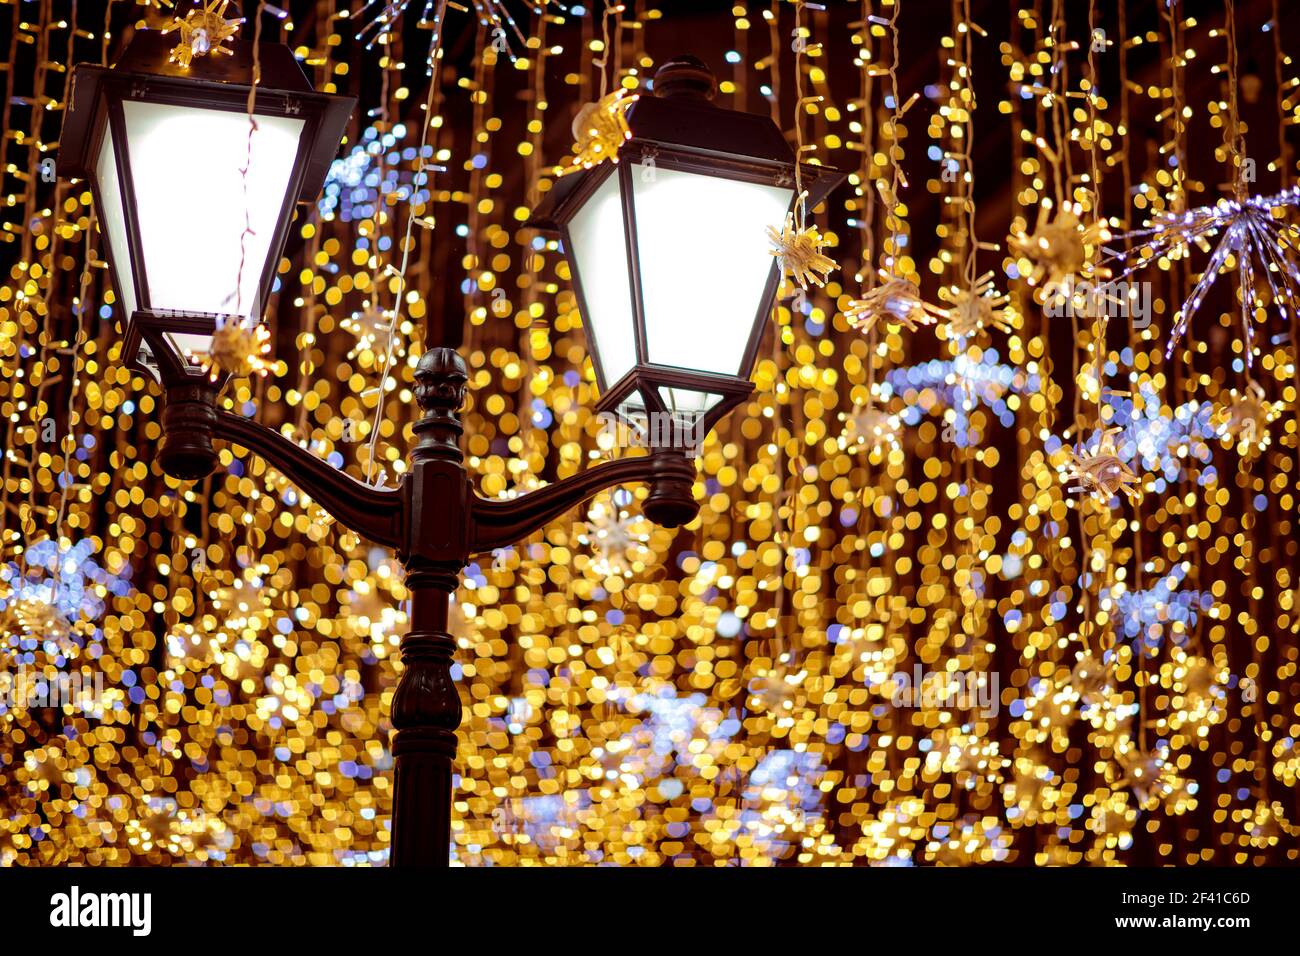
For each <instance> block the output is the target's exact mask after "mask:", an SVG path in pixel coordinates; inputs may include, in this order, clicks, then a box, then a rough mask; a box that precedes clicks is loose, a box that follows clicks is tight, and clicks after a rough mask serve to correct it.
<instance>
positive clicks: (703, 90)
mask: <svg viewBox="0 0 1300 956" xmlns="http://www.w3.org/2000/svg"><path fill="white" fill-rule="evenodd" d="M169 46H170V40H169V38H166V37H163V36H161V35H160V34H158V33H156V32H152V31H143V30H142V31H139V32H138V33H137V34H136V36H135V38H134V39H133V40H132V42H131V44H130V45H129V46H128V48H127V50H126V52H125V53H124V54H123V57H122V59H121V61H120V62H119V63H118V64H117V65H116V66H115V67H114V68H112V69H105V68H102V67H99V66H89V65H79V66H78V67H77V68H76V69H75V71H74V73H73V90H72V95H71V103H70V107H69V111H68V115H67V119H66V122H65V127H64V132H63V139H62V147H61V163H60V165H61V167H62V170H63V172H64V173H65V174H70V175H73V176H78V177H84V178H86V179H88V180H89V181H90V183H91V186H92V189H93V190H94V197H95V203H96V207H97V209H98V212H99V219H100V223H101V230H102V231H103V233H104V234H105V236H106V244H107V258H108V260H109V263H110V266H111V267H112V274H113V281H114V286H115V289H114V291H115V295H116V299H117V302H118V303H120V304H121V306H122V309H123V312H124V315H125V328H124V335H125V342H124V350H125V351H124V355H125V359H126V361H127V362H128V363H129V364H130V365H131V366H132V367H133V368H135V369H136V370H138V371H141V372H143V373H145V374H147V375H149V376H150V377H151V378H153V379H154V380H155V381H156V382H158V383H159V385H160V386H161V388H162V390H163V393H164V397H163V410H162V436H163V437H162V447H161V449H160V452H159V463H160V465H161V467H162V469H163V471H165V472H166V473H167V474H169V475H171V476H174V477H176V478H180V479H198V478H202V477H204V476H206V475H208V474H210V473H211V472H212V471H213V470H214V469H215V468H216V466H217V464H218V457H217V453H216V451H215V450H214V448H213V444H212V442H213V440H214V439H223V440H225V441H228V442H231V443H234V444H236V445H239V446H242V447H243V448H246V449H248V450H250V451H253V452H256V453H257V454H258V455H260V456H262V457H263V458H264V459H266V460H267V461H269V462H270V463H271V464H272V465H274V466H275V467H276V468H278V469H279V470H280V471H281V472H282V473H283V474H284V475H285V476H286V477H288V478H289V479H290V480H292V481H293V482H294V483H295V484H297V485H298V486H299V487H300V488H301V489H302V490H303V491H304V492H305V493H306V494H307V495H309V496H310V497H311V498H313V499H314V500H315V501H316V502H317V503H318V504H319V505H321V506H322V507H323V508H324V509H325V510H326V511H328V512H329V513H330V514H331V515H333V517H334V518H335V519H337V520H338V521H339V522H341V523H342V524H344V525H346V526H347V527H348V528H350V529H351V530H352V531H354V532H356V533H357V534H358V535H360V536H362V537H365V538H368V539H369V540H370V541H373V542H375V543H376V544H379V545H382V546H384V547H388V548H393V549H395V550H396V552H397V555H398V557H399V558H400V560H401V561H402V564H403V566H404V568H405V572H406V587H407V589H408V590H409V592H410V630H409V631H408V633H407V634H406V635H405V636H404V637H403V638H402V640H401V658H402V663H403V665H404V666H403V671H402V675H401V678H400V679H399V681H398V684H397V688H396V691H395V693H394V696H393V701H392V714H391V717H392V722H393V727H394V728H395V732H394V735H393V741H392V750H393V755H394V757H395V759H396V770H395V780H394V802H393V822H392V837H391V839H392V857H391V862H392V864H393V865H394V866H420V865H424V866H445V865H447V863H448V859H449V849H450V827H451V823H450V821H451V799H452V768H453V764H454V761H455V757H456V730H457V728H458V727H459V725H460V721H461V702H460V694H459V691H458V689H457V687H456V684H455V682H454V681H453V679H452V676H451V669H452V660H453V654H454V652H455V642H454V640H453V638H452V636H451V634H450V633H449V632H448V630H447V613H448V607H449V602H450V601H451V599H452V596H453V594H454V593H455V591H456V587H457V584H458V582H459V578H460V573H461V570H462V569H463V567H464V566H465V563H466V561H467V560H468V559H469V558H470V557H471V556H473V555H476V554H482V553H487V552H491V551H492V550H494V549H497V548H500V547H504V546H507V545H511V544H514V543H517V542H519V541H520V540H522V539H523V538H525V537H527V536H528V535H530V534H532V533H534V532H536V531H538V530H540V529H541V528H542V527H543V526H545V525H546V523H547V522H549V521H551V520H552V519H554V518H556V517H558V516H560V515H561V514H563V513H564V512H566V511H568V510H569V509H571V508H573V507H575V506H577V505H579V504H581V503H582V502H583V501H586V500H587V499H589V498H590V497H591V496H592V495H594V494H596V493H597V492H598V491H600V490H602V489H605V488H609V487H612V486H615V485H619V484H623V483H625V482H635V481H641V482H645V483H646V484H648V485H649V487H650V492H649V495H648V497H647V498H646V501H645V513H646V516H647V517H648V518H650V520H652V521H654V522H656V523H658V524H661V525H666V526H668V527H676V526H678V525H681V524H684V523H686V522H688V521H690V520H691V519H692V518H694V517H695V515H696V514H697V513H698V505H697V504H696V502H695V499H694V495H693V485H694V481H695V466H694V462H693V460H692V459H691V458H689V457H688V456H687V453H686V452H687V451H688V450H689V445H683V444H674V443H670V444H669V445H668V446H667V447H654V448H651V449H650V451H649V453H648V454H647V455H644V456H635V457H627V458H620V459H617V460H614V461H609V462H605V463H602V464H598V465H595V466H593V467H591V468H589V469H587V470H585V471H583V472H580V473H579V474H577V475H573V476H571V477H569V478H567V479H565V480H563V481H560V482H557V483H555V484H552V485H548V486H545V487H543V488H541V489H539V490H536V491H533V492H530V493H528V494H527V495H524V496H521V497H518V498H515V499H512V500H492V499H484V498H481V497H479V496H478V495H477V494H476V493H475V492H474V490H473V487H472V483H471V481H470V478H469V475H468V473H467V472H466V469H465V464H464V458H463V455H462V453H461V449H460V438H461V433H462V427H461V422H460V418H459V416H458V410H459V409H460V407H461V404H462V402H463V400H464V396H465V386H466V381H467V373H466V367H465V363H464V361H463V360H462V358H461V357H460V355H459V354H457V353H456V352H455V351H454V350H452V349H446V348H433V349H430V350H428V351H427V352H425V353H424V354H423V355H422V356H421V357H420V360H419V363H418V364H417V366H416V370H415V381H416V385H415V399H416V402H417V403H418V405H419V407H420V410H421V416H420V418H419V419H418V420H417V421H416V422H415V425H414V431H415V434H416V438H417V440H416V443H415V447H414V448H413V449H411V452H410V468H409V470H408V471H407V473H406V475H405V476H404V477H403V480H402V482H401V484H400V485H399V486H398V487H397V488H377V487H373V486H371V485H368V484H364V483H362V482H360V481H358V480H357V479H355V478H352V477H350V476H349V475H347V474H345V473H344V472H342V471H340V470H339V469H337V468H334V467H333V466H331V465H329V464H328V463H326V462H325V461H323V460H322V459H320V458H317V457H316V456H315V455H313V454H312V453H311V452H309V451H307V450H306V449H304V448H302V447H300V446H299V445H298V444H296V443H294V442H293V441H291V440H289V439H287V438H285V437H284V436H282V435H280V434H278V433H276V432H275V431H272V430H271V429H269V428H267V427H265V426H263V425H260V424H258V423H256V422H253V421H250V420H249V419H248V418H245V417H243V416H241V415H237V414H234V413H232V412H230V411H228V410H226V409H225V408H223V407H221V405H220V404H219V402H218V395H219V393H220V390H221V387H222V385H223V384H224V378H225V376H224V375H222V374H218V377H217V380H216V381H213V380H212V379H211V378H210V376H209V374H208V371H207V369H206V367H205V365H206V363H205V362H204V355H205V353H206V352H208V351H209V350H210V349H211V348H212V340H213V335H214V333H216V332H217V331H218V330H219V329H220V328H221V327H223V326H224V325H226V324H228V323H230V322H238V323H241V324H243V325H245V326H251V325H255V324H256V323H257V322H259V321H260V318H261V314H262V309H263V307H264V304H265V302H266V300H267V297H268V295H269V293H270V290H271V283H272V280H273V274H274V267H275V264H276V262H277V261H278V258H279V255H280V252H281V250H282V249H283V246H284V241H285V237H286V234H287V231H288V229H289V226H290V223H291V221H292V219H293V209H294V205H295V203H296V202H298V201H307V202H310V201H312V200H314V199H315V197H316V195H317V193H318V192H319V190H320V188H321V185H322V181H323V179H324V176H325V172H326V169H327V168H328V164H329V161H330V159H331V158H332V156H333V155H334V153H335V151H336V150H337V147H338V144H339V140H340V137H341V136H342V134H343V129H344V126H345V124H346V122H347V120H348V117H349V115H350V113H351V110H352V106H353V105H354V101H353V100H351V99H349V98H345V97H339V96H330V95H326V94H321V93H316V92H313V91H312V89H311V87H310V84H309V83H308V81H307V79H306V77H305V75H304V74H303V72H302V70H301V68H300V67H299V66H298V65H297V63H296V62H295V61H294V59H293V55H292V53H291V52H290V51H289V50H288V48H287V47H284V46H282V45H280V44H275V43H266V44H262V45H261V48H260V50H259V54H258V57H257V63H258V65H259V66H260V71H261V72H260V77H261V78H260V82H259V83H258V85H257V92H256V97H255V99H254V107H253V118H254V119H255V124H250V117H249V114H248V94H249V92H250V87H251V84H252V77H253V68H254V57H253V51H252V46H251V44H250V43H246V42H243V43H241V42H236V43H235V44H234V45H233V47H232V55H231V56H228V57H224V58H217V57H202V58H196V59H194V60H193V61H192V62H191V63H189V64H188V65H187V66H185V67H183V68H182V67H180V66H178V65H176V64H173V63H170V62H169V61H168V56H167V53H168V48H169ZM654 86H655V90H654V93H655V95H654V96H644V97H642V98H641V99H640V100H639V101H638V102H637V103H636V104H635V105H634V106H633V107H632V108H631V110H630V112H629V113H628V116H627V120H628V123H629V125H630V129H631V133H632V135H631V138H630V139H629V140H628V141H627V142H626V143H625V144H624V145H623V147H622V149H621V150H620V153H619V162H617V163H610V162H605V163H602V164H600V165H597V166H594V167H592V168H590V169H586V170H584V171H582V172H578V173H575V174H573V175H571V176H565V177H562V178H561V179H559V180H558V181H557V183H556V185H555V186H554V188H553V189H552V190H551V191H550V193H549V194H548V196H547V200H546V202H544V203H543V204H542V205H541V207H539V209H538V210H537V214H536V216H535V219H534V221H533V225H535V226H536V227H537V228H540V229H550V230H553V231H555V232H558V233H559V235H560V236H561V239H562V242H563V246H564V250H565V253H566V255H567V256H568V259H569V262H570V264H571V266H572V267H573V269H574V284H575V288H576V290H577V293H578V297H579V304H580V308H581V310H582V314H583V316H584V317H585V319H586V323H587V329H588V341H589V345H590V348H591V353H592V357H593V364H594V365H595V371H596V375H597V378H598V381H599V384H600V386H601V388H602V391H603V395H602V398H601V401H600V405H599V410H601V411H605V410H610V411H613V412H614V413H616V414H617V415H619V416H621V417H622V418H624V419H628V420H631V421H643V420H644V419H645V418H646V417H647V416H648V415H651V414H655V413H658V414H661V415H669V416H671V417H673V418H674V419H685V418H689V420H690V422H691V424H692V425H693V426H695V427H697V428H699V427H702V428H704V429H707V428H709V427H711V426H712V425H713V423H715V422H716V421H717V420H718V418H720V417H721V416H722V415H723V414H725V413H726V412H727V411H729V410H730V409H731V408H733V407H735V405H737V404H738V403H739V402H741V401H743V400H744V398H745V397H746V396H747V395H749V394H750V392H751V391H752V389H753V386H752V385H751V384H750V382H749V375H750V372H751V370H752V368H753V364H754V360H755V356H756V353H757V349H758V343H759V339H760V337H761V335H762V331H763V326H764V323H765V321H766V319H767V316H768V313H769V311H770V309H771V307H772V301H773V298H774V296H775V293H776V289H777V285H778V283H779V280H780V276H779V274H778V271H777V267H776V265H775V262H774V260H773V257H772V255H771V254H770V251H769V249H768V246H767V240H766V237H765V232H764V227H766V226H768V225H773V224H777V223H780V222H781V221H782V220H783V218H784V216H785V214H786V212H787V210H788V209H790V208H791V204H792V203H793V201H794V198H795V197H794V183H795V175H794V173H795V157H794V155H793V153H792V151H791V149H790V147H789V145H788V144H787V143H786V141H785V139H784V137H783V136H782V135H781V133H780V131H779V130H778V129H777V127H776V126H775V124H773V123H772V122H771V121H770V120H769V119H767V118H766V117H759V116H753V115H749V114H745V113H738V112H734V111H731V110H726V109H721V108H719V107H716V106H714V105H713V104H712V103H711V102H710V99H711V97H712V95H713V91H714V82H713V77H712V75H711V74H710V73H709V71H708V70H707V68H705V67H704V65H703V64H702V63H700V62H699V61H698V60H695V59H694V58H690V57H682V58H679V59H676V60H673V61H670V62H669V63H667V64H666V65H665V66H664V67H663V68H662V69H661V70H660V71H659V73H658V74H657V75H656V77H655V83H654ZM800 178H801V180H802V181H803V182H804V183H805V184H806V186H807V188H808V189H809V203H810V205H812V204H815V203H816V202H818V201H820V199H821V198H823V197H824V196H825V195H826V193H827V192H829V190H830V188H831V187H832V186H834V185H835V184H836V183H837V182H838V181H839V180H840V178H841V177H840V175H839V174H838V173H835V172H834V171H831V170H826V169H823V168H820V167H813V166H805V167H803V168H802V169H801V177H800ZM670 434H674V435H676V434H680V431H678V430H676V429H670ZM697 434H702V432H697Z"/></svg>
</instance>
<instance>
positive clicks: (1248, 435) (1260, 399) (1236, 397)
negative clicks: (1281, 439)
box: [1210, 381, 1282, 455]
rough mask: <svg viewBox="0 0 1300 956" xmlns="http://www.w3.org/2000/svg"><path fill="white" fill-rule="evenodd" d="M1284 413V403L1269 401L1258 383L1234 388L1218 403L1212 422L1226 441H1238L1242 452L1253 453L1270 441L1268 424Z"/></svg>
mask: <svg viewBox="0 0 1300 956" xmlns="http://www.w3.org/2000/svg"><path fill="white" fill-rule="evenodd" d="M1281 413H1282V403H1281V402H1270V401H1269V400H1268V397H1267V396H1266V395H1265V394H1264V388H1263V386H1261V385H1260V384H1259V383H1258V382H1253V381H1252V382H1250V383H1249V384H1248V385H1247V386H1246V388H1245V389H1244V390H1243V391H1238V390H1237V389H1235V388H1234V389H1232V390H1230V391H1229V392H1228V397H1227V399H1226V401H1224V402H1223V404H1221V405H1219V406H1217V407H1216V408H1215V410H1214V414H1213V416H1212V417H1211V419H1210V421H1211V423H1212V424H1213V425H1214V428H1215V430H1216V431H1217V432H1218V433H1219V435H1220V436H1221V437H1222V438H1223V440H1224V442H1225V444H1227V443H1235V444H1236V446H1237V453H1238V454H1240V455H1248V454H1253V453H1255V452H1258V451H1261V450H1263V449H1264V448H1267V447H1268V446H1269V444H1270V441H1271V439H1270V437H1269V433H1268V426H1269V425H1271V424H1272V423H1273V422H1275V421H1276V420H1277V418H1278V416H1279V415H1280V414H1281Z"/></svg>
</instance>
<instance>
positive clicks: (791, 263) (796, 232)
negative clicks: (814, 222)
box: [767, 194, 839, 289]
mask: <svg viewBox="0 0 1300 956" xmlns="http://www.w3.org/2000/svg"><path fill="white" fill-rule="evenodd" d="M805 195H806V194H805ZM803 201H804V195H801V196H800V197H799V201H798V203H796V205H797V206H802V205H803ZM767 238H768V240H769V241H770V242H771V243H772V255H773V256H775V257H776V261H777V262H778V263H779V264H780V266H781V274H782V275H784V276H787V277H788V278H789V279H790V280H791V281H793V282H794V283H795V284H796V285H798V286H799V288H801V289H807V288H808V284H809V283H812V284H813V285H815V286H817V287H818V288H820V287H822V286H824V285H825V284H826V280H827V279H829V278H830V274H831V273H832V272H833V271H834V270H836V269H838V268H839V264H838V263H837V262H836V261H835V260H834V259H832V258H831V257H830V256H828V255H826V254H825V253H823V252H822V247H823V246H825V245H826V237H825V236H823V235H822V234H821V233H820V232H819V231H818V230H817V227H816V226H809V225H806V224H799V223H797V222H796V221H795V215H794V213H793V212H788V213H786V214H785V223H784V224H783V225H782V227H781V228H780V229H777V228H776V227H775V226H768V227H767Z"/></svg>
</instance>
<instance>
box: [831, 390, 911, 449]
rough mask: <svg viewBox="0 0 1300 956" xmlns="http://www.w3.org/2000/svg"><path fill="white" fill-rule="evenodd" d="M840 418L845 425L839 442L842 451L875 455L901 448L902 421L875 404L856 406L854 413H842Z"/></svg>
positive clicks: (868, 403)
mask: <svg viewBox="0 0 1300 956" xmlns="http://www.w3.org/2000/svg"><path fill="white" fill-rule="evenodd" d="M839 417H840V421H842V422H843V423H844V431H842V432H841V433H840V437H839V440H838V444H839V446H840V448H841V449H842V450H845V451H849V450H852V451H866V452H869V453H873V454H874V453H875V452H877V451H879V450H881V449H882V448H887V449H890V450H891V451H892V450H894V449H896V448H898V447H899V442H898V437H899V434H900V433H901V431H902V421H901V420H900V419H899V417H898V416H897V415H893V414H890V413H889V412H887V411H885V410H884V409H882V408H879V407H877V406H876V404H875V402H867V403H866V404H864V405H855V406H854V407H853V411H851V412H847V413H846V412H840V416H839Z"/></svg>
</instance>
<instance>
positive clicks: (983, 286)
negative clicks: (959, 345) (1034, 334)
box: [939, 272, 1014, 339]
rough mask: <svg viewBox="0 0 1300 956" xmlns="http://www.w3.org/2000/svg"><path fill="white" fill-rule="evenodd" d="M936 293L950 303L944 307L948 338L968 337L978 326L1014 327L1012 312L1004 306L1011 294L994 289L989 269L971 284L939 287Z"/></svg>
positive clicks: (992, 328)
mask: <svg viewBox="0 0 1300 956" xmlns="http://www.w3.org/2000/svg"><path fill="white" fill-rule="evenodd" d="M939 296H940V298H942V299H943V300H944V301H945V302H949V303H951V304H950V305H949V307H948V308H947V309H944V310H943V316H944V318H946V319H947V320H948V337H949V338H955V339H967V338H970V337H971V336H972V335H975V334H976V333H977V332H979V331H980V330H981V329H988V330H990V331H992V330H994V329H996V330H998V331H1000V332H1010V331H1011V330H1012V329H1013V328H1014V325H1013V321H1014V314H1013V313H1012V312H1011V311H1010V310H1009V309H1007V307H1006V306H1007V304H1008V303H1009V302H1010V301H1011V297H1010V296H1009V295H1007V294H1006V293H999V292H998V291H997V289H996V288H995V287H994V285H993V273H992V272H986V273H984V275H982V276H980V277H979V279H978V280H977V281H976V282H975V285H974V287H972V288H968V289H960V288H957V287H955V286H952V287H949V288H946V289H940V290H939Z"/></svg>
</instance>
